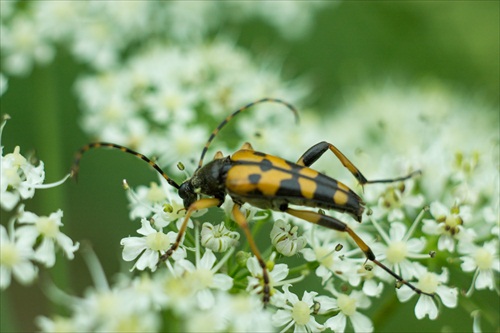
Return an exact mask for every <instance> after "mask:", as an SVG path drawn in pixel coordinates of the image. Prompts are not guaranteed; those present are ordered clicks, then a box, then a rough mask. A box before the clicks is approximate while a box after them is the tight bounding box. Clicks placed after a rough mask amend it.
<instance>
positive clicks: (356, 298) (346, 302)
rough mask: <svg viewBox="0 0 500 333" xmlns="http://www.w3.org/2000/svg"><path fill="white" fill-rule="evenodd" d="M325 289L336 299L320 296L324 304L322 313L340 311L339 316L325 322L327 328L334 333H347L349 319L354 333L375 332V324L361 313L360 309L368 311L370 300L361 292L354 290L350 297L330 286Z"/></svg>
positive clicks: (319, 298) (321, 309)
mask: <svg viewBox="0 0 500 333" xmlns="http://www.w3.org/2000/svg"><path fill="white" fill-rule="evenodd" d="M325 289H327V290H328V291H330V292H331V293H332V294H333V295H334V296H335V297H336V298H330V297H326V296H319V297H318V300H319V301H320V302H322V307H321V308H320V313H324V312H327V311H329V310H336V311H339V312H338V314H337V315H335V316H333V317H331V318H329V319H328V320H327V321H326V322H325V324H324V325H325V327H328V328H330V329H331V330H333V331H334V332H341V333H342V332H345V330H346V324H347V319H349V321H350V322H351V324H352V326H353V328H354V332H373V323H372V321H371V320H370V318H369V317H367V316H366V315H364V314H362V313H360V312H359V311H358V309H367V308H368V307H369V306H370V304H371V302H370V299H369V298H368V297H367V296H366V295H365V294H364V293H363V292H361V291H357V290H354V291H352V292H351V293H350V294H349V295H346V294H342V293H339V292H337V291H336V290H335V289H334V288H333V286H332V285H331V284H330V285H328V286H327V287H326V288H325Z"/></svg>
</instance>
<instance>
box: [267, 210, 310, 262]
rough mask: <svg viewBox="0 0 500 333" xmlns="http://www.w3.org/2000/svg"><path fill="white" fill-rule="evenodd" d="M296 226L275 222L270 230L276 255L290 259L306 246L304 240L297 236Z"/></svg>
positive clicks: (280, 221)
mask: <svg viewBox="0 0 500 333" xmlns="http://www.w3.org/2000/svg"><path fill="white" fill-rule="evenodd" d="M298 229H299V227H297V226H292V225H291V224H290V223H286V222H285V221H284V220H281V219H279V220H276V221H275V222H274V224H273V229H272V230H271V243H272V244H273V246H274V247H275V248H276V251H278V253H281V254H282V255H284V256H287V257H290V256H293V255H295V254H296V253H297V252H299V251H301V250H302V249H303V248H304V246H306V243H307V241H306V238H305V237H304V236H298Z"/></svg>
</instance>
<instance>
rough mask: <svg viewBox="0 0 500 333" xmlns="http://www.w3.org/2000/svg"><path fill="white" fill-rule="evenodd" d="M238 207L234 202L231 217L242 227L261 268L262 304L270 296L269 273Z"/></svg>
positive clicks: (266, 301) (265, 302) (267, 300)
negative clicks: (262, 284)
mask: <svg viewBox="0 0 500 333" xmlns="http://www.w3.org/2000/svg"><path fill="white" fill-rule="evenodd" d="M240 208H241V205H239V204H237V203H235V204H234V206H233V217H234V220H235V221H236V223H238V225H239V226H240V228H241V229H243V231H244V232H245V235H246V237H247V240H248V244H249V245H250V249H251V250H252V253H253V254H254V255H255V257H256V258H257V261H258V262H259V265H260V267H261V268H262V280H263V281H264V286H263V290H262V293H263V296H262V300H263V302H264V305H266V304H267V303H268V302H269V299H270V298H271V287H270V285H269V274H268V272H267V266H266V262H265V261H264V259H262V256H261V254H260V251H259V249H258V248H257V245H256V244H255V240H254V239H253V236H252V233H251V232H250V228H249V227H248V222H247V219H246V218H245V216H244V215H243V213H242V212H241V209H240Z"/></svg>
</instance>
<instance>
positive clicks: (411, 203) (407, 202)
mask: <svg viewBox="0 0 500 333" xmlns="http://www.w3.org/2000/svg"><path fill="white" fill-rule="evenodd" d="M414 184H415V181H414V180H413V179H408V180H406V181H405V182H401V183H395V184H393V185H389V186H387V187H385V189H384V191H383V192H382V193H381V194H379V199H378V206H379V207H378V209H376V208H375V209H374V212H375V216H376V217H380V215H381V214H380V212H379V210H380V211H381V212H387V213H388V216H387V219H388V220H389V221H396V220H399V221H401V220H404V218H405V216H406V210H407V209H409V208H421V207H422V206H423V205H424V196H423V195H422V194H421V193H416V194H415V193H413V191H412V189H413V187H414Z"/></svg>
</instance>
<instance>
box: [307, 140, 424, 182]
mask: <svg viewBox="0 0 500 333" xmlns="http://www.w3.org/2000/svg"><path fill="white" fill-rule="evenodd" d="M328 149H329V150H330V151H331V152H332V153H333V154H335V156H336V157H337V159H338V160H339V161H340V162H341V163H342V165H343V166H344V167H345V168H346V169H347V170H349V172H350V173H351V174H352V175H353V176H354V178H356V179H357V180H358V182H359V183H360V184H361V186H363V185H366V184H376V183H394V182H399V181H403V180H406V179H409V178H412V177H414V176H416V175H419V174H421V172H420V171H414V172H412V173H410V174H408V175H406V176H403V177H396V178H387V179H375V180H368V179H366V177H365V176H363V174H362V173H361V171H359V169H358V168H357V167H356V166H355V165H354V164H353V163H352V162H351V161H350V160H349V159H348V158H347V157H346V156H345V155H344V154H342V152H341V151H340V150H339V149H337V147H335V146H334V145H332V144H331V143H328V142H326V141H321V142H319V143H317V144H315V145H314V146H312V147H311V148H309V149H308V150H307V151H306V152H305V153H304V154H302V156H301V157H300V158H299V160H298V161H297V164H299V165H302V166H306V167H309V166H311V165H312V164H313V163H314V162H316V161H317V160H318V159H319V158H320V157H321V156H323V154H324V153H325V152H326V151H327V150H328Z"/></svg>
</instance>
